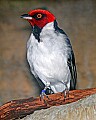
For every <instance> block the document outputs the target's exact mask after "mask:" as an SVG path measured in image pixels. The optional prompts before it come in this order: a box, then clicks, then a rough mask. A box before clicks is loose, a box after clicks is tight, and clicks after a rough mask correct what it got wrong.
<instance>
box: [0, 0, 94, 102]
mask: <svg viewBox="0 0 96 120" xmlns="http://www.w3.org/2000/svg"><path fill="white" fill-rule="evenodd" d="M38 7H47V8H48V9H49V10H50V11H51V12H52V13H53V14H54V15H55V16H56V18H57V20H58V22H59V26H60V27H61V28H62V29H63V30H64V31H65V32H66V33H67V34H68V36H69V38H70V40H71V43H72V46H73V49H74V53H75V58H76V64H77V70H78V85H77V88H78V89H83V88H91V87H96V0H0V104H3V103H5V102H7V101H9V100H12V99H19V98H27V97H31V96H34V97H36V96H38V95H39V87H38V85H37V83H36V82H35V80H34V79H33V77H32V75H31V73H30V71H29V67H28V64H27V61H26V42H27V40H28V38H29V35H30V33H31V27H30V25H29V23H28V22H27V21H25V20H23V19H21V18H20V15H22V14H24V13H27V12H29V11H30V10H31V9H34V8H38Z"/></svg>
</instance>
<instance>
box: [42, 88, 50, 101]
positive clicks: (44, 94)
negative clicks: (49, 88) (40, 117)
mask: <svg viewBox="0 0 96 120" xmlns="http://www.w3.org/2000/svg"><path fill="white" fill-rule="evenodd" d="M45 92H46V90H42V91H41V94H40V101H42V100H43V101H44V103H45V102H46V101H45V99H44V97H46V98H47V99H49V97H48V96H47V95H46V93H45Z"/></svg>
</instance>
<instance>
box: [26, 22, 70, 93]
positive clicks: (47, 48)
mask: <svg viewBox="0 0 96 120" xmlns="http://www.w3.org/2000/svg"><path fill="white" fill-rule="evenodd" d="M52 26H53V24H52V23H49V25H46V27H44V28H43V30H42V32H41V34H40V40H41V42H38V41H37V40H36V39H35V37H34V36H33V34H31V37H30V39H29V41H28V45H27V46H28V51H27V59H28V62H29V64H30V68H31V71H32V73H33V74H34V75H35V76H38V77H39V78H40V79H41V80H42V82H43V83H44V84H45V85H46V82H50V84H51V88H52V89H53V91H54V92H61V91H62V90H64V85H63V83H64V82H65V83H69V82H70V71H69V67H68V65H67V57H68V54H67V50H68V47H67V45H66V43H65V40H64V39H66V36H65V37H64V36H63V35H62V34H59V35H57V34H56V33H55V32H54V29H53V27H52ZM60 86H61V87H60Z"/></svg>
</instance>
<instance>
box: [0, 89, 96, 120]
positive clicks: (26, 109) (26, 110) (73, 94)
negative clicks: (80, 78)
mask: <svg viewBox="0 0 96 120" xmlns="http://www.w3.org/2000/svg"><path fill="white" fill-rule="evenodd" d="M95 93H96V88H91V89H85V90H73V91H70V92H69V97H67V98H66V99H65V100H64V95H63V93H57V94H52V95H49V96H48V97H49V99H48V98H46V97H45V102H44V101H40V98H39V97H37V98H33V97H31V98H28V99H19V100H12V101H10V102H7V103H6V104H4V105H2V106H1V107H0V120H10V119H12V120H14V119H16V118H21V117H24V116H26V115H28V114H31V113H33V112H34V111H36V110H40V109H46V108H49V107H51V106H59V105H64V104H68V103H72V102H75V101H77V100H79V99H82V98H84V97H86V96H89V95H92V94H95Z"/></svg>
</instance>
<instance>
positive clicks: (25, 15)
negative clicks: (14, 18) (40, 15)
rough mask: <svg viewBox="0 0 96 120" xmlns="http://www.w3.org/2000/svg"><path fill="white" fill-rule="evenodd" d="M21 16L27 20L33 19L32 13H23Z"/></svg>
mask: <svg viewBox="0 0 96 120" xmlns="http://www.w3.org/2000/svg"><path fill="white" fill-rule="evenodd" d="M21 18H24V19H26V20H32V17H31V16H30V15H28V14H23V15H21Z"/></svg>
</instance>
